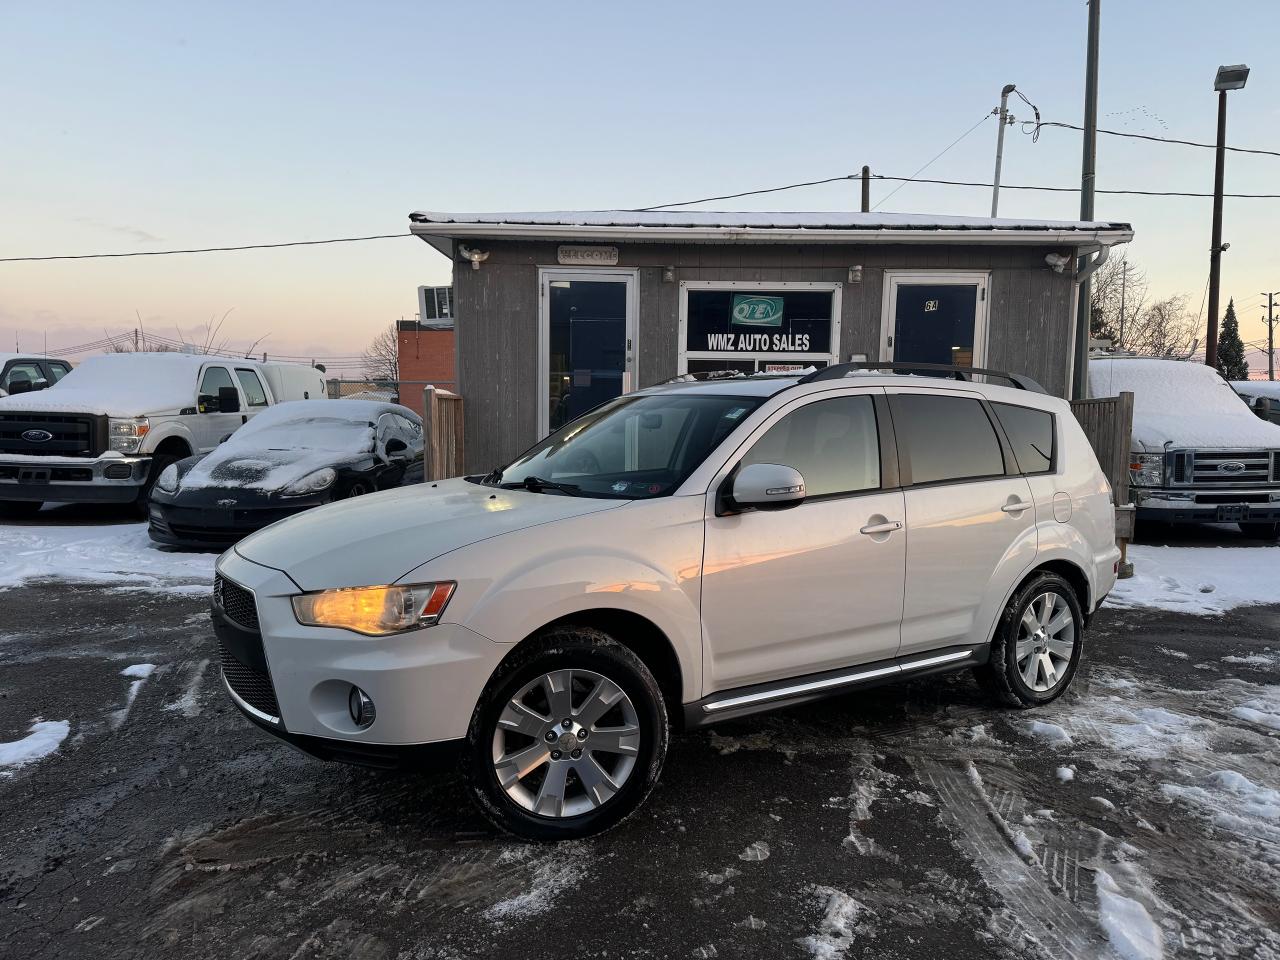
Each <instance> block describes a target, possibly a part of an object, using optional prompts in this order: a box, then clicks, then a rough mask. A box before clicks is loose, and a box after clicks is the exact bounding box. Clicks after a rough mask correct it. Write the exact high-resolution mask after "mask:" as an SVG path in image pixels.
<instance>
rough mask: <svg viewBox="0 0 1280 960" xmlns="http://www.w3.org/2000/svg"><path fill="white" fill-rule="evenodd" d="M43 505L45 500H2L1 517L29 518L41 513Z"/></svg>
mask: <svg viewBox="0 0 1280 960" xmlns="http://www.w3.org/2000/svg"><path fill="white" fill-rule="evenodd" d="M43 506H44V501H43V500H0V517H4V518H6V519H8V520H27V519H29V518H31V517H34V516H35V515H36V514H37V513H39V512H40V508H41V507H43Z"/></svg>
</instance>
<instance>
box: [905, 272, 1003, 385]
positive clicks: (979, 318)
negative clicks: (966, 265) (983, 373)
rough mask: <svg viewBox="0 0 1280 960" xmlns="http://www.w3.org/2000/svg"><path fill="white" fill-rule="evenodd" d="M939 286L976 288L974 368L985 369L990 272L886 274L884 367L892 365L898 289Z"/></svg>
mask: <svg viewBox="0 0 1280 960" xmlns="http://www.w3.org/2000/svg"><path fill="white" fill-rule="evenodd" d="M904 283H906V284H915V283H940V284H953V285H956V286H977V288H978V298H977V302H976V303H975V305H974V307H975V309H974V317H973V365H974V366H975V367H984V366H986V360H987V319H988V315H989V313H990V298H989V297H988V296H987V289H988V287H990V285H991V273H990V271H988V270H886V271H885V272H884V296H883V297H881V302H882V303H883V304H884V308H883V309H882V311H881V313H880V360H881V362H883V363H892V362H893V345H892V344H891V343H890V338H891V337H892V336H893V334H894V330H895V328H896V326H897V319H896V318H897V316H898V287H899V285H901V284H904Z"/></svg>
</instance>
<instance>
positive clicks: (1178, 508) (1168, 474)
mask: <svg viewBox="0 0 1280 960" xmlns="http://www.w3.org/2000/svg"><path fill="white" fill-rule="evenodd" d="M1124 390H1128V391H1131V392H1132V393H1133V438H1132V439H1133V442H1132V443H1131V444H1130V449H1131V451H1132V453H1131V454H1130V456H1129V482H1130V486H1131V488H1132V491H1133V498H1134V503H1135V504H1136V506H1137V516H1138V520H1139V521H1144V520H1156V521H1162V522H1165V523H1205V522H1208V523H1214V522H1218V523H1224V522H1225V523H1238V524H1239V525H1240V529H1241V531H1242V532H1243V533H1245V534H1246V535H1248V536H1254V537H1264V538H1268V539H1270V538H1274V537H1275V536H1276V535H1277V532H1280V426H1277V425H1276V424H1274V423H1268V422H1266V421H1265V420H1261V419H1259V418H1258V416H1256V415H1255V413H1254V412H1253V410H1251V409H1250V407H1249V404H1248V402H1246V401H1245V400H1244V399H1243V398H1242V397H1240V396H1239V395H1238V394H1237V393H1236V391H1235V390H1233V389H1232V387H1231V385H1230V384H1228V383H1227V382H1226V381H1225V380H1223V379H1222V377H1221V376H1219V375H1218V371H1216V370H1214V369H1213V368H1212V367H1207V366H1205V365H1204V364H1202V363H1194V362H1191V361H1187V362H1182V361H1178V360H1155V359H1148V358H1144V357H1116V358H1110V359H1096V358H1095V359H1091V360H1090V361H1089V395H1090V396H1093V397H1113V396H1115V395H1116V394H1118V393H1120V392H1121V391H1124Z"/></svg>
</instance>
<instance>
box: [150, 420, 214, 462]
mask: <svg viewBox="0 0 1280 960" xmlns="http://www.w3.org/2000/svg"><path fill="white" fill-rule="evenodd" d="M171 437H176V438H178V439H179V440H181V441H182V442H183V443H185V444H186V445H187V449H188V450H190V451H191V452H192V453H193V454H196V453H199V452H200V447H199V445H198V444H197V443H196V438H195V435H194V434H193V433H192V432H191V431H190V430H189V429H188V428H187V425H186V424H184V423H181V422H180V421H174V420H169V421H165V422H163V423H160V424H159V425H157V426H156V427H155V429H153V430H151V431H149V432H148V433H147V439H146V440H145V441H144V442H143V444H142V449H141V450H140V451H139V452H140V453H141V454H142V455H143V456H152V455H154V454H155V452H156V448H158V447H159V446H160V444H162V443H164V441H166V440H168V439H169V438H171Z"/></svg>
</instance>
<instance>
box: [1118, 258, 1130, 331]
mask: <svg viewBox="0 0 1280 960" xmlns="http://www.w3.org/2000/svg"><path fill="white" fill-rule="evenodd" d="M1128 282H1129V258H1128V257H1125V258H1124V260H1123V261H1121V264H1120V330H1119V332H1118V333H1117V334H1116V340H1117V341H1119V342H1118V343H1116V347H1117V348H1119V347H1122V346H1123V345H1124V292H1125V291H1124V288H1125V287H1126V286H1127V285H1128Z"/></svg>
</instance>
